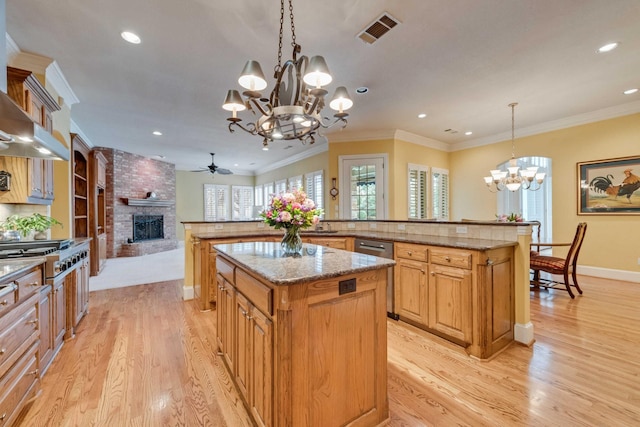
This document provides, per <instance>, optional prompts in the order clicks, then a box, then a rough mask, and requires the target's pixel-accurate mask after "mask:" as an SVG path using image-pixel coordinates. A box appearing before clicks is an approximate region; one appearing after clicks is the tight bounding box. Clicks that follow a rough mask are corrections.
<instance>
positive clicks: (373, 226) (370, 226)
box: [369, 222, 378, 228]
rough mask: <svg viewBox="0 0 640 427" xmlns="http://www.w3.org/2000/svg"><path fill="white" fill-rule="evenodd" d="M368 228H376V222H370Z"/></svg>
mask: <svg viewBox="0 0 640 427" xmlns="http://www.w3.org/2000/svg"><path fill="white" fill-rule="evenodd" d="M369 228H378V224H376V223H375V222H370V223H369Z"/></svg>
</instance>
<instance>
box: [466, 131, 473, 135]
mask: <svg viewBox="0 0 640 427" xmlns="http://www.w3.org/2000/svg"><path fill="white" fill-rule="evenodd" d="M464 134H465V135H467V136H469V135H473V132H471V131H470V130H469V131H466V132H465V133H464Z"/></svg>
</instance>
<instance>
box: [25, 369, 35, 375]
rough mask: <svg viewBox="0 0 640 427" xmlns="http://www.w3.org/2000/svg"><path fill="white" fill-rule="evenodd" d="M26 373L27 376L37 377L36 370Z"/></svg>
mask: <svg viewBox="0 0 640 427" xmlns="http://www.w3.org/2000/svg"><path fill="white" fill-rule="evenodd" d="M27 373H28V374H29V375H34V376H37V375H38V370H37V369H34V370H33V371H31V372H27Z"/></svg>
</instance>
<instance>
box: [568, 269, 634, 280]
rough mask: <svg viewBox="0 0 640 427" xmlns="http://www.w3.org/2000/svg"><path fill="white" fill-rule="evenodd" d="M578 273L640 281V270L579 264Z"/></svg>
mask: <svg viewBox="0 0 640 427" xmlns="http://www.w3.org/2000/svg"><path fill="white" fill-rule="evenodd" d="M577 273H578V274H582V275H585V276H593V277H601V278H603V279H613V280H622V281H624V282H634V283H640V272H635V271H627V270H614V269H612V268H602V267H590V266H582V265H579V266H578V271H577Z"/></svg>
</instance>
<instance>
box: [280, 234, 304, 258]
mask: <svg viewBox="0 0 640 427" xmlns="http://www.w3.org/2000/svg"><path fill="white" fill-rule="evenodd" d="M280 246H282V251H283V252H284V253H285V254H286V255H295V254H300V253H302V237H300V229H299V228H298V227H288V228H285V229H284V236H283V237H282V242H280Z"/></svg>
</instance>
